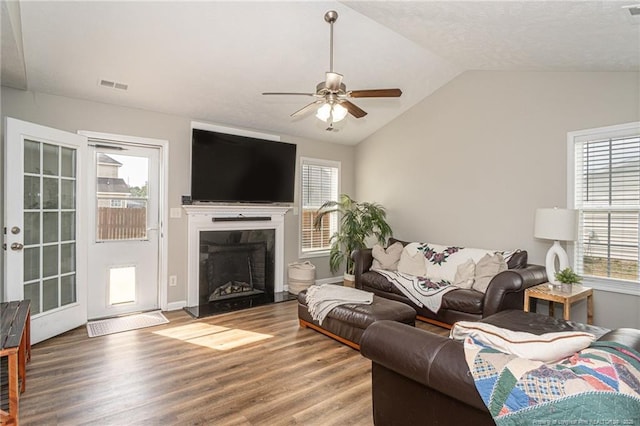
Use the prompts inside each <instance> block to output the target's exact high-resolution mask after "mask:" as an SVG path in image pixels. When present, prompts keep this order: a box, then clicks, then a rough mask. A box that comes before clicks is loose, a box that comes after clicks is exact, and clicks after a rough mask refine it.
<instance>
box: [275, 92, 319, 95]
mask: <svg viewBox="0 0 640 426" xmlns="http://www.w3.org/2000/svg"><path fill="white" fill-rule="evenodd" d="M262 94H263V95H300V96H315V93H299V92H264V93H262Z"/></svg>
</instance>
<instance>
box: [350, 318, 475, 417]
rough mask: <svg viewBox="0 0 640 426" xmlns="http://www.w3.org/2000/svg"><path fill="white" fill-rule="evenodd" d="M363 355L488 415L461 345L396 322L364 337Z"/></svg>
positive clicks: (374, 327)
mask: <svg viewBox="0 0 640 426" xmlns="http://www.w3.org/2000/svg"><path fill="white" fill-rule="evenodd" d="M360 352H361V353H362V355H363V356H365V357H366V358H369V359H370V360H371V361H373V362H374V363H376V364H380V365H382V366H384V367H385V368H387V369H389V370H391V371H393V372H395V373H397V374H400V375H401V376H404V377H407V378H409V379H411V380H413V381H415V382H418V383H420V384H422V385H424V386H427V387H429V388H432V389H434V390H436V391H438V392H440V393H443V394H445V395H448V396H450V397H452V398H454V399H457V400H459V401H462V402H464V403H465V404H468V405H471V406H473V407H475V408H478V409H480V410H482V411H487V408H486V407H485V405H484V403H483V402H482V399H481V398H480V395H479V394H478V391H477V390H476V387H475V384H474V382H473V378H472V377H471V373H470V372H469V367H468V366H467V362H466V361H465V358H464V348H463V346H462V343H461V342H457V341H454V340H451V339H449V338H447V337H443V336H438V335H437V334H433V333H430V332H428V331H425V330H421V329H418V328H415V327H411V326H408V325H406V324H401V323H398V322H396V321H376V322H375V323H373V324H371V325H370V326H369V327H368V328H367V329H366V330H365V332H364V334H363V335H362V339H361V340H360Z"/></svg>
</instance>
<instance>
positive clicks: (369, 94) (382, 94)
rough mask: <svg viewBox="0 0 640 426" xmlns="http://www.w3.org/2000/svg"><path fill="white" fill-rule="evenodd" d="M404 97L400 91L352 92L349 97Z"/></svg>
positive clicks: (374, 90) (372, 90) (373, 90)
mask: <svg viewBox="0 0 640 426" xmlns="http://www.w3.org/2000/svg"><path fill="white" fill-rule="evenodd" d="M400 95H402V90H400V89H371V90H352V91H351V92H349V96H351V97H352V98H398V97H400Z"/></svg>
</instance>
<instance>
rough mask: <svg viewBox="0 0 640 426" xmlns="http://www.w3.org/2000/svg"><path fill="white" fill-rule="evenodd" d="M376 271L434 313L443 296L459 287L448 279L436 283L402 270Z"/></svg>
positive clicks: (438, 308)
mask: <svg viewBox="0 0 640 426" xmlns="http://www.w3.org/2000/svg"><path fill="white" fill-rule="evenodd" d="M374 271H375V272H377V273H379V274H380V275H382V276H384V277H385V278H386V279H388V280H389V282H390V283H392V284H393V285H395V286H396V288H397V289H398V290H400V291H401V292H402V294H404V295H405V296H406V297H407V299H409V300H411V301H412V302H413V303H415V304H416V305H418V306H420V307H423V306H424V307H425V308H427V309H429V310H430V311H431V312H433V313H434V314H437V313H438V311H439V310H440V306H441V305H442V296H444V295H445V294H446V293H448V292H450V291H451V290H455V289H457V288H458V287H454V286H452V285H451V284H450V283H449V282H446V281H441V282H437V283H434V282H432V281H431V280H429V279H428V278H424V277H417V276H415V275H410V274H405V273H402V272H397V271H387V270H384V269H374Z"/></svg>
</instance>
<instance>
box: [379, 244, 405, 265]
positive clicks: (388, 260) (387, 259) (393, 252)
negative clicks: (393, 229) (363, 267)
mask: <svg viewBox="0 0 640 426" xmlns="http://www.w3.org/2000/svg"><path fill="white" fill-rule="evenodd" d="M403 249H404V247H402V244H401V243H394V244H392V245H390V246H389V247H387V248H386V249H385V248H384V247H382V246H381V245H380V244H376V245H375V246H373V249H371V254H372V255H373V262H372V263H371V269H386V270H387V271H396V270H398V262H400V256H401V255H402V250H403Z"/></svg>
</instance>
